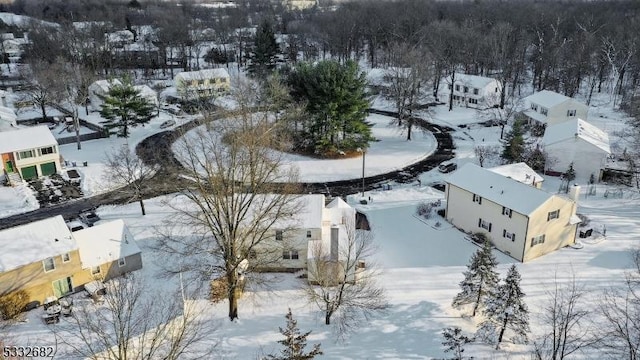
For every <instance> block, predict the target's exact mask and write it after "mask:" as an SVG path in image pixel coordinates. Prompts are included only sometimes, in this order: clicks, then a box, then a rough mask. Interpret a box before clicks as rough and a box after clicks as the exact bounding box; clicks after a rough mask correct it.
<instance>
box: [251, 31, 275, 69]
mask: <svg viewBox="0 0 640 360" xmlns="http://www.w3.org/2000/svg"><path fill="white" fill-rule="evenodd" d="M278 53H279V48H278V44H277V43H276V36H275V34H274V33H273V26H272V25H271V22H269V21H268V20H265V21H263V22H262V24H260V26H259V27H258V30H257V31H256V36H255V39H254V41H253V51H252V52H251V55H250V59H251V63H250V64H249V72H250V73H251V74H252V75H253V76H255V77H257V78H261V79H262V78H264V77H266V76H267V75H269V73H271V72H272V71H273V69H275V67H276V56H277V55H278Z"/></svg>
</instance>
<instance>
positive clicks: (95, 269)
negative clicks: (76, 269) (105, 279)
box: [91, 266, 100, 275]
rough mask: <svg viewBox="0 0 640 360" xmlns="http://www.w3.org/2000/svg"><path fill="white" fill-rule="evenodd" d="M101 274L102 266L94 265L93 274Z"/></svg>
mask: <svg viewBox="0 0 640 360" xmlns="http://www.w3.org/2000/svg"><path fill="white" fill-rule="evenodd" d="M98 274H100V266H94V267H92V268H91V275H98Z"/></svg>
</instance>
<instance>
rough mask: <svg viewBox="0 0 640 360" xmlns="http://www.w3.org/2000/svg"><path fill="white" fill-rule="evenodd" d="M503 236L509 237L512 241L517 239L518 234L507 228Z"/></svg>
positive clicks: (503, 231)
mask: <svg viewBox="0 0 640 360" xmlns="http://www.w3.org/2000/svg"><path fill="white" fill-rule="evenodd" d="M502 237H503V238H507V239H509V240H511V241H516V234H515V233H512V232H508V231H507V230H506V229H504V230H502Z"/></svg>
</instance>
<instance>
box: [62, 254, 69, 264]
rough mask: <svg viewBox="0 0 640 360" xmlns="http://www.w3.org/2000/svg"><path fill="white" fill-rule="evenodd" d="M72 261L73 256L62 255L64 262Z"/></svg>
mask: <svg viewBox="0 0 640 360" xmlns="http://www.w3.org/2000/svg"><path fill="white" fill-rule="evenodd" d="M70 260H71V255H70V254H69V253H66V254H63V255H62V262H63V263H66V262H69V261H70Z"/></svg>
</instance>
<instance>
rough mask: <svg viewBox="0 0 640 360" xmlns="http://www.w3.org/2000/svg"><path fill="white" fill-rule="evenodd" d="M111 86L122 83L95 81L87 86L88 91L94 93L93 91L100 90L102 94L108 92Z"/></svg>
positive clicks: (114, 80) (116, 80)
mask: <svg viewBox="0 0 640 360" xmlns="http://www.w3.org/2000/svg"><path fill="white" fill-rule="evenodd" d="M113 85H122V83H121V82H120V80H118V79H111V80H97V81H94V82H93V83H92V84H91V85H89V89H92V91H95V89H100V90H101V91H102V92H103V93H105V94H106V93H108V92H109V89H110V88H111V87H112V86H113Z"/></svg>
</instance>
